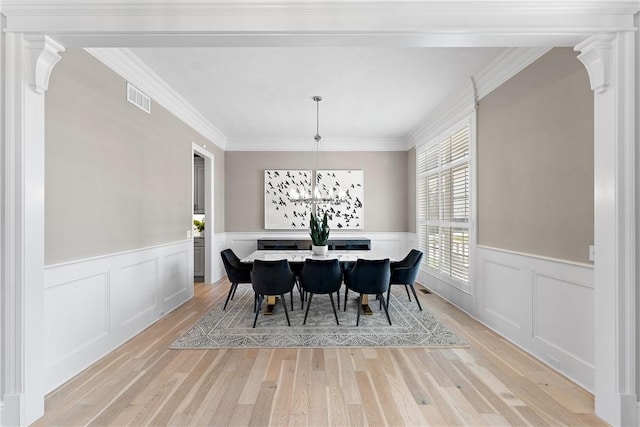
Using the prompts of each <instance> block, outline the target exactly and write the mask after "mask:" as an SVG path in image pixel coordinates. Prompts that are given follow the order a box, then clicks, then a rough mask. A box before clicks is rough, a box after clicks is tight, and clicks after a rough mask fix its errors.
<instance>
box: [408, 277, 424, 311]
mask: <svg viewBox="0 0 640 427" xmlns="http://www.w3.org/2000/svg"><path fill="white" fill-rule="evenodd" d="M409 286H411V292H413V296H414V297H415V299H416V302H417V303H418V308H419V309H420V311H422V306H421V305H420V300H419V299H418V295H416V288H414V287H413V285H412V284H411V285H409Z"/></svg>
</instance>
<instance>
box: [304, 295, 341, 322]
mask: <svg viewBox="0 0 640 427" xmlns="http://www.w3.org/2000/svg"><path fill="white" fill-rule="evenodd" d="M338 295H340V292H338ZM329 298H330V299H331V307H332V308H333V315H334V316H336V323H337V324H338V325H340V322H339V321H338V313H337V312H336V306H335V304H334V303H333V294H329ZM338 298H340V297H339V296H338ZM308 309H309V308H308V307H307V310H308ZM338 310H340V306H338Z"/></svg>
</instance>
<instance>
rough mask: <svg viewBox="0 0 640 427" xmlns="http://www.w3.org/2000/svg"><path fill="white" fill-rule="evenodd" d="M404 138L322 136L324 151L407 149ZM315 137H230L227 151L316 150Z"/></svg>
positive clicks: (321, 145) (406, 142) (321, 147)
mask: <svg viewBox="0 0 640 427" xmlns="http://www.w3.org/2000/svg"><path fill="white" fill-rule="evenodd" d="M409 148H410V145H409V143H408V141H407V140H406V139H404V138H322V142H321V144H320V149H321V150H323V151H407V150H409ZM315 149H316V147H315V143H314V142H313V138H311V137H309V138H229V139H228V141H227V151H314V150H315Z"/></svg>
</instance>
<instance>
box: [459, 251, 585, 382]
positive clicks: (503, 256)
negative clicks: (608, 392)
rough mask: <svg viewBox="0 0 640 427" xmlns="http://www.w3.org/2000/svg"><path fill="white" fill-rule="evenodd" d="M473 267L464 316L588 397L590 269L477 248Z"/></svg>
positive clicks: (580, 265)
mask: <svg viewBox="0 0 640 427" xmlns="http://www.w3.org/2000/svg"><path fill="white" fill-rule="evenodd" d="M476 267H477V270H476V274H475V275H474V277H475V283H474V287H475V290H474V295H476V301H475V302H476V306H475V307H476V309H475V311H471V312H470V313H469V314H471V315H473V316H474V317H476V318H477V319H478V320H480V321H481V322H483V323H484V324H486V325H487V326H489V327H490V328H492V329H493V330H495V331H496V332H498V333H499V334H501V335H502V336H504V337H506V338H507V339H509V340H510V341H512V342H513V343H514V344H516V345H518V346H519V347H521V348H523V349H524V350H526V351H527V352H529V353H530V354H532V355H533V356H535V357H537V358H539V359H540V360H542V361H543V362H545V363H547V364H548V365H549V366H551V367H553V368H555V369H556V370H558V371H559V372H561V373H563V374H564V375H566V376H567V377H569V378H571V379H572V380H574V381H575V382H577V383H578V384H580V385H581V386H583V387H584V388H586V389H587V390H590V391H592V390H593V381H594V376H593V375H594V367H593V365H594V356H593V355H594V346H595V343H594V299H593V267H592V266H589V265H585V264H577V263H571V262H563V261H559V260H551V259H545V258H541V257H536V256H533V255H526V254H519V253H513V252H509V251H503V250H499V249H494V248H488V247H482V246H481V247H477V248H476Z"/></svg>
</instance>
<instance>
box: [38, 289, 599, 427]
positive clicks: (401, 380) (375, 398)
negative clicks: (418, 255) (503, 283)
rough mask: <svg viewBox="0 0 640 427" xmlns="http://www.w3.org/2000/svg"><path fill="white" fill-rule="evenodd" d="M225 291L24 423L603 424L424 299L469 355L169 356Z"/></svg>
mask: <svg viewBox="0 0 640 427" xmlns="http://www.w3.org/2000/svg"><path fill="white" fill-rule="evenodd" d="M228 286H229V282H228V281H226V280H222V281H220V282H219V283H216V284H213V285H209V284H202V283H197V284H196V287H195V297H194V298H193V299H192V300H190V301H189V302H187V303H185V304H184V305H183V306H181V307H179V308H178V309H177V310H175V311H174V312H172V313H170V314H169V315H167V316H166V317H165V318H163V319H161V320H160V321H159V322H157V323H156V324H154V325H153V326H151V327H149V328H148V329H146V330H145V331H143V332H142V333H140V334H139V335H137V336H136V337H134V338H133V339H131V340H130V341H128V342H126V343H125V344H123V345H122V346H120V347H119V348H118V349H116V350H115V351H113V352H112V353H110V354H108V355H107V356H105V357H104V358H103V359H101V360H100V361H98V362H97V363H95V364H94V365H93V366H91V367H90V368H88V369H87V370H85V371H84V372H82V373H81V374H80V375H78V376H76V377H75V378H73V379H71V380H70V381H69V382H67V383H66V384H64V385H63V386H61V387H60V388H59V389H57V390H55V391H54V392H52V393H51V394H50V395H48V396H47V398H46V400H45V415H44V417H43V418H41V419H40V420H38V421H37V422H36V423H34V424H33V426H35V427H39V426H56V425H59V426H85V425H87V426H125V425H132V426H165V425H175V426H217V425H220V426H226V425H234V426H268V425H277V426H280V425H290V426H367V425H369V426H382V425H389V426H405V425H406V426H427V425H434V426H483V425H487V426H508V425H514V426H561V425H568V426H601V425H606V424H605V423H603V422H602V421H601V420H600V419H599V418H597V417H596V416H595V415H594V414H593V396H592V395H591V394H590V393H588V392H587V391H585V390H584V389H582V388H580V387H579V386H577V385H576V384H574V383H572V382H571V381H569V380H567V379H566V378H564V377H563V376H561V375H559V374H558V373H556V372H555V371H553V370H551V369H549V368H548V367H546V366H545V365H543V364H542V363H540V362H539V361H537V360H536V359H534V358H533V357H531V356H529V355H527V354H526V353H524V352H522V351H521V350H519V349H518V348H516V347H515V346H513V345H511V344H509V343H508V342H507V341H505V340H504V339H502V338H500V337H499V336H497V335H496V334H495V333H493V332H492V331H490V330H488V329H487V328H486V327H484V326H482V325H481V324H479V323H478V322H476V321H474V320H473V319H471V318H470V317H469V316H467V315H466V314H464V313H462V312H461V311H459V310H458V309H456V308H455V307H453V306H452V305H450V304H449V303H447V302H446V301H443V300H442V299H441V298H439V297H437V296H435V295H433V294H424V293H422V292H419V297H420V300H421V302H422V304H423V307H424V308H425V309H426V310H429V311H431V312H432V313H433V314H434V315H436V316H437V317H438V319H440V321H442V322H443V323H444V324H445V325H447V326H448V327H449V328H451V329H452V330H454V331H455V332H456V333H458V334H459V335H460V336H461V337H463V338H464V339H465V340H467V342H469V344H470V347H469V348H449V349H424V348H401V349H391V348H363V349H350V348H344V349H249V350H246V349H225V350H169V349H168V346H169V345H170V344H171V343H172V342H173V341H174V340H175V339H177V338H178V337H179V336H180V335H181V334H182V333H183V332H184V331H185V330H186V329H188V328H189V327H190V326H192V325H193V324H194V323H195V322H196V321H197V320H198V319H199V318H200V317H201V316H202V315H203V314H204V313H205V312H206V310H207V309H208V308H209V307H210V306H211V305H212V304H215V303H219V302H220V301H221V299H222V298H224V297H226V292H227V289H228ZM241 286H243V285H241ZM231 309H233V304H231Z"/></svg>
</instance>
